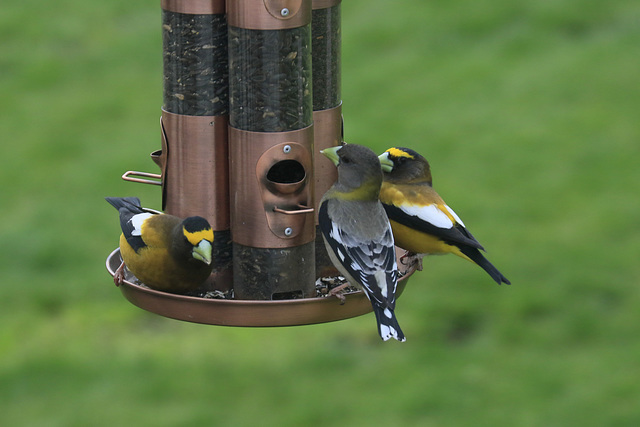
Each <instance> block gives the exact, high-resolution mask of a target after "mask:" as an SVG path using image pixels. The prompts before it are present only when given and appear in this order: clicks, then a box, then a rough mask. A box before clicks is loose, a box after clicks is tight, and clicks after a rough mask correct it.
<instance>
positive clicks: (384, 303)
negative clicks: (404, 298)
mask: <svg viewBox="0 0 640 427" xmlns="http://www.w3.org/2000/svg"><path fill="white" fill-rule="evenodd" d="M327 206H328V201H325V202H323V203H322V204H321V205H320V210H319V212H318V222H319V225H320V229H321V231H322V234H323V235H324V237H325V239H326V241H327V242H328V243H329V246H330V247H331V249H332V250H333V253H334V254H335V255H336V257H337V258H338V260H339V261H340V263H341V265H342V267H343V268H344V269H345V270H346V271H347V272H348V273H349V274H350V275H351V276H352V277H353V278H354V279H355V280H356V281H357V282H358V284H360V285H361V286H362V287H363V288H364V290H365V293H366V294H367V296H368V297H369V298H370V299H371V300H372V302H375V303H376V304H377V305H379V306H380V307H382V308H390V309H391V310H393V309H394V308H395V293H396V287H397V283H398V269H397V265H396V255H395V246H394V244H393V235H392V233H391V227H389V228H388V229H387V230H386V232H385V233H384V235H382V236H380V238H379V239H376V240H369V241H361V240H359V239H358V236H353V235H350V234H347V233H345V232H344V230H343V229H342V228H341V227H340V226H339V225H338V224H337V223H336V222H334V221H332V220H331V218H330V217H329V214H328V207H327Z"/></svg>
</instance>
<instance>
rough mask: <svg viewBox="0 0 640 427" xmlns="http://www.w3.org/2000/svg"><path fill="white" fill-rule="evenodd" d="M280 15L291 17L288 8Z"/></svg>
mask: <svg viewBox="0 0 640 427" xmlns="http://www.w3.org/2000/svg"><path fill="white" fill-rule="evenodd" d="M280 15H281V16H283V17H285V16H289V9H287V8H286V7H285V8H283V9H282V10H281V11H280Z"/></svg>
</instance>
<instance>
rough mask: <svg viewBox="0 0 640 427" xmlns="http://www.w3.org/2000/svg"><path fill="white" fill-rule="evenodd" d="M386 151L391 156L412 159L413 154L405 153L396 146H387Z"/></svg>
mask: <svg viewBox="0 0 640 427" xmlns="http://www.w3.org/2000/svg"><path fill="white" fill-rule="evenodd" d="M387 153H389V154H391V155H392V156H393V157H408V158H410V159H413V156H412V155H411V154H409V153H407V152H406V151H403V150H400V149H398V148H395V147H393V148H389V149H388V150H387Z"/></svg>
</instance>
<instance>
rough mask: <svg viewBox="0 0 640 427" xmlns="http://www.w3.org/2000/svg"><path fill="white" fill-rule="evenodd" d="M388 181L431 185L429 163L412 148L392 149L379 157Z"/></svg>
mask: <svg viewBox="0 0 640 427" xmlns="http://www.w3.org/2000/svg"><path fill="white" fill-rule="evenodd" d="M378 159H379V160H380V164H381V165H382V171H383V172H384V178H385V180H386V181H396V182H397V181H402V182H405V183H425V182H426V183H428V184H429V185H431V183H432V179H431V168H430V167H429V162H428V161H427V159H425V158H424V157H423V156H421V155H420V154H418V153H416V152H415V151H413V150H412V149H410V148H403V147H392V148H389V149H388V150H387V151H385V152H384V153H382V154H380V155H379V156H378Z"/></svg>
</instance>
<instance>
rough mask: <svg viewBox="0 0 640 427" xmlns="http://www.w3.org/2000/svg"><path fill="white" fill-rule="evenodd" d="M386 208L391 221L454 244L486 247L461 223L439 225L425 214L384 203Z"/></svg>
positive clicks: (478, 247)
mask: <svg viewBox="0 0 640 427" xmlns="http://www.w3.org/2000/svg"><path fill="white" fill-rule="evenodd" d="M382 206H384V210H385V211H386V212H387V216H388V217H389V220H390V221H395V222H397V223H399V224H402V225H404V226H406V227H409V228H411V229H413V230H417V231H421V232H423V233H426V234H430V235H432V236H436V237H438V238H440V239H442V240H444V241H445V242H447V243H449V244H452V245H456V246H459V245H466V246H471V247H473V248H477V249H484V248H483V247H482V245H481V244H480V243H479V242H478V241H477V240H476V239H475V238H474V237H473V235H471V233H470V232H469V231H468V230H467V229H466V228H465V227H464V226H463V225H461V224H458V223H452V224H451V226H449V227H439V226H437V225H435V224H434V223H433V222H432V221H430V220H429V219H428V218H427V217H426V216H425V215H420V214H412V213H409V212H407V211H406V210H403V209H402V208H400V207H398V206H395V205H391V204H386V203H383V204H382Z"/></svg>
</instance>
